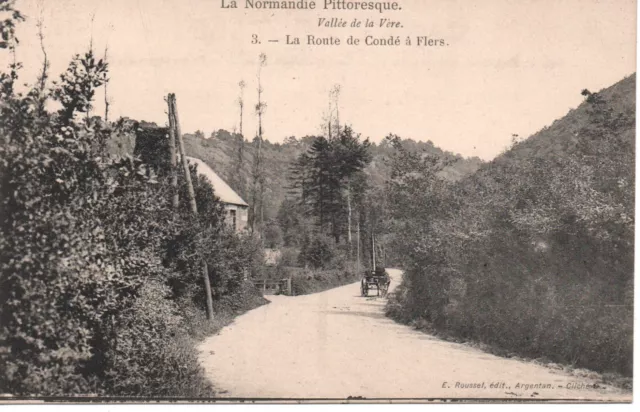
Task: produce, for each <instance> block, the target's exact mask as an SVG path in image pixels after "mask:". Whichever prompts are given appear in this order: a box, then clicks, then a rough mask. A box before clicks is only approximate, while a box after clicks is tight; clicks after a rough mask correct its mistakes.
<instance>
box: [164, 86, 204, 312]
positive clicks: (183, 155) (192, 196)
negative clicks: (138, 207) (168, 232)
mask: <svg viewBox="0 0 640 412" xmlns="http://www.w3.org/2000/svg"><path fill="white" fill-rule="evenodd" d="M169 102H170V103H169V105H170V106H169V107H170V111H169V116H173V122H174V127H175V135H176V136H177V138H178V143H179V145H178V147H179V148H180V157H181V159H182V167H183V169H184V174H185V180H186V181H187V189H188V192H189V204H190V206H191V213H192V214H193V216H194V217H197V216H198V206H197V204H196V195H195V192H194V190H193V183H192V182H191V173H189V164H188V163H187V156H186V153H185V150H184V142H183V141H182V133H181V132H180V119H179V118H178V109H177V105H176V95H175V94H173V93H172V94H170V95H169ZM202 277H203V278H204V290H205V295H206V297H207V318H208V319H209V320H213V298H212V295H211V282H210V281H209V267H208V266H207V262H206V261H205V260H204V259H202Z"/></svg>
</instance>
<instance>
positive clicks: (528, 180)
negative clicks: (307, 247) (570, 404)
mask: <svg viewBox="0 0 640 412" xmlns="http://www.w3.org/2000/svg"><path fill="white" fill-rule="evenodd" d="M635 79H636V76H635V74H634V75H632V76H630V77H628V78H625V79H623V80H622V81H620V82H618V83H616V84H615V85H613V86H611V87H609V88H607V89H604V90H602V91H600V92H598V93H592V92H590V91H588V90H586V89H585V90H583V91H582V95H583V96H584V102H583V103H582V104H581V105H580V106H579V107H578V108H577V109H574V110H571V111H570V112H569V113H568V114H567V115H566V116H564V117H563V118H561V119H559V120H556V121H555V122H553V124H551V125H550V126H549V127H545V128H543V129H542V130H541V131H539V132H538V133H535V134H534V135H533V136H531V137H530V138H528V139H526V140H525V141H522V142H519V143H515V144H514V145H513V147H512V148H510V149H509V150H507V151H506V152H505V153H503V154H502V155H500V156H498V157H497V158H496V159H494V160H493V161H491V162H489V163H486V164H484V165H482V166H481V167H480V168H479V169H478V171H477V172H476V173H474V174H473V175H471V176H469V177H467V178H465V179H462V180H461V181H459V182H457V183H455V184H451V185H446V184H442V183H439V182H438V181H437V180H434V179H433V174H434V169H433V167H430V165H428V164H420V163H419V162H414V163H411V162H407V161H406V159H404V161H403V162H398V163H397V164H396V167H395V169H394V171H395V173H394V176H393V179H392V184H391V187H390V194H389V198H390V199H393V200H395V203H394V204H393V215H394V217H395V218H396V219H397V220H398V222H400V224H399V225H398V227H396V233H398V234H399V236H398V238H397V244H396V249H395V252H396V253H395V254H396V255H398V256H402V257H403V258H404V259H403V265H404V267H405V268H406V269H407V271H406V274H407V276H406V278H405V282H404V285H403V287H401V288H400V289H399V292H398V294H397V295H396V297H397V299H396V300H395V301H394V302H393V303H392V304H391V305H390V307H389V311H390V313H391V314H392V315H393V316H395V317H396V318H397V319H402V320H405V321H407V322H423V323H422V324H423V325H428V326H427V327H428V328H429V329H430V330H432V331H438V332H442V333H445V334H447V335H451V336H454V337H456V338H458V339H463V340H466V339H469V340H474V341H481V342H483V343H486V344H489V345H490V346H492V347H495V348H500V349H501V350H503V351H506V352H507V353H508V352H511V353H513V352H515V353H518V354H520V355H525V356H527V357H533V358H544V359H550V360H553V361H555V362H561V363H565V364H570V365H573V366H579V367H587V368H590V369H594V370H598V371H603V372H607V371H615V372H619V373H622V374H624V375H627V376H630V375H631V373H632V353H633V333H632V332H633V247H634V187H635V176H634V161H635ZM405 158H410V156H408V155H407V156H405ZM416 172H418V173H416ZM407 199H413V201H414V203H415V204H417V205H420V206H412V205H411V204H409V203H408V202H407Z"/></svg>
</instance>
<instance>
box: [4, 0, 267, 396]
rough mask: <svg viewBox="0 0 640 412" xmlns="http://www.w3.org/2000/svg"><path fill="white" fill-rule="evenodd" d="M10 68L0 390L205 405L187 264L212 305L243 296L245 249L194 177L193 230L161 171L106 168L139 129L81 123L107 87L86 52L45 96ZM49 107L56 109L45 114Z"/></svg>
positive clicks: (117, 161)
mask: <svg viewBox="0 0 640 412" xmlns="http://www.w3.org/2000/svg"><path fill="white" fill-rule="evenodd" d="M6 4H9V5H11V4H12V3H11V2H9V3H7V2H3V3H1V5H2V7H5V6H6ZM19 68H20V66H19V64H12V66H11V67H10V69H11V73H10V74H2V76H1V77H0V80H1V84H0V90H1V93H0V97H1V99H0V138H1V139H2V144H1V146H0V325H1V329H0V348H2V349H1V350H0V388H1V389H0V390H1V391H2V392H3V393H12V394H15V395H66V396H68V395H73V394H99V395H123V396H131V395H144V396H154V395H163V396H172V395H174V396H201V395H205V394H211V393H212V392H211V388H210V387H209V385H208V383H207V382H206V380H205V378H204V376H203V374H202V370H201V368H200V366H199V365H198V362H197V359H196V352H195V349H194V344H195V341H194V339H193V338H192V337H190V336H189V333H190V332H191V331H190V330H188V328H187V327H185V321H187V322H188V321H189V320H188V319H185V318H184V316H185V314H187V313H191V314H192V313H202V306H203V302H204V295H203V292H202V290H201V287H200V284H201V272H200V271H199V270H198V269H195V268H196V267H197V265H196V263H197V262H199V261H200V260H201V259H203V258H204V259H206V260H207V262H208V263H209V266H210V268H212V271H211V273H210V276H211V279H210V280H211V282H212V284H213V285H214V290H215V291H216V297H217V298H218V300H221V299H223V298H224V296H225V295H231V294H234V293H235V294H238V293H241V290H242V288H243V286H242V278H243V274H244V272H245V271H246V270H250V269H251V267H253V266H254V265H255V264H256V263H255V260H256V255H257V253H256V252H255V251H256V250H257V248H256V247H255V244H256V242H255V240H253V239H245V238H239V237H237V236H235V235H234V234H233V233H230V232H229V231H228V230H226V229H225V227H224V225H223V223H222V222H223V219H222V206H221V205H220V202H219V200H218V199H217V198H216V197H215V195H214V193H213V189H212V187H211V185H210V184H209V183H208V182H207V181H203V180H202V179H198V178H197V173H196V170H195V168H193V167H192V169H191V171H190V172H191V173H192V177H193V180H194V182H196V184H195V186H196V188H195V191H196V202H197V205H198V208H199V209H200V211H201V214H200V216H199V218H198V220H196V219H194V218H193V217H192V216H191V215H190V212H189V209H188V207H187V205H186V201H187V196H186V193H185V192H184V191H185V190H186V189H185V188H184V185H183V184H182V181H181V182H180V186H181V190H182V191H183V192H182V193H180V200H181V205H180V208H179V210H178V212H176V211H174V210H172V209H171V205H170V200H169V199H170V194H171V189H170V184H169V179H168V176H167V175H166V173H165V171H163V170H162V168H158V167H157V166H156V165H154V164H153V163H143V162H142V161H141V159H139V158H133V157H130V156H128V157H124V158H119V157H111V156H109V155H108V153H107V152H106V147H107V145H106V144H105V142H106V141H107V140H108V139H110V138H112V136H114V135H130V134H131V132H132V128H133V129H136V128H137V127H138V126H137V125H136V124H131V122H127V121H120V122H117V123H105V122H103V121H102V120H100V119H99V118H92V117H90V116H89V112H90V110H91V101H92V99H93V96H94V94H95V90H96V88H98V87H100V86H102V85H104V83H105V82H106V81H107V74H108V65H107V63H106V62H104V61H100V60H97V61H96V59H95V58H94V57H93V53H92V51H89V52H87V53H85V54H84V55H83V56H82V57H80V56H79V55H78V56H75V57H74V58H73V59H72V61H71V63H70V65H69V68H68V70H67V71H66V72H65V73H64V74H63V75H62V76H61V78H60V81H59V82H58V83H54V85H53V87H52V89H50V90H42V89H41V87H42V86H41V85H42V84H43V83H41V82H38V85H37V86H34V87H32V88H31V89H30V90H29V91H28V92H27V93H26V94H22V93H19V92H17V91H16V89H15V87H14V84H15V82H16V81H17V79H18V73H19ZM45 75H46V74H45ZM48 99H53V100H54V101H56V102H57V104H58V105H59V106H60V107H61V109H60V110H58V111H56V112H49V111H47V110H44V107H47V106H46V105H45V104H44V103H45V102H46V100H48ZM78 114H84V116H78ZM147 162H150V160H147ZM182 179H183V178H182V177H181V180H182ZM238 296H243V297H247V298H249V296H248V295H246V294H241V295H238Z"/></svg>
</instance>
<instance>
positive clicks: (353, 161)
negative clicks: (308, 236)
mask: <svg viewBox="0 0 640 412" xmlns="http://www.w3.org/2000/svg"><path fill="white" fill-rule="evenodd" d="M369 146H370V145H369V141H368V140H365V141H364V142H362V141H360V137H359V136H358V135H355V134H354V132H353V129H351V128H350V127H345V128H344V129H342V130H341V132H340V134H339V136H338V137H336V138H333V139H327V138H326V137H324V136H317V137H315V138H313V141H312V143H311V146H310V148H309V150H308V151H307V152H306V153H303V154H302V155H300V156H299V157H298V160H297V162H296V163H295V164H294V165H293V167H292V168H291V172H290V178H291V179H292V183H293V184H292V188H294V189H295V191H296V192H297V193H298V194H299V196H300V202H301V203H302V204H304V205H306V206H307V207H308V209H307V211H308V213H309V214H311V215H313V216H314V217H315V218H316V223H317V225H318V227H319V229H320V231H322V232H324V233H327V234H330V235H331V236H333V237H334V239H335V241H336V242H339V241H340V237H341V235H342V234H343V233H344V229H345V226H348V227H350V225H351V221H350V213H349V212H350V209H351V198H352V188H351V182H352V181H353V180H357V181H358V182H359V185H358V190H363V189H362V188H363V187H364V185H363V184H361V183H362V182H364V181H365V179H362V176H360V178H358V179H357V178H356V177H357V176H358V174H359V173H361V172H362V170H363V169H364V167H365V166H366V165H367V164H368V163H369V162H370V161H371V155H370V153H369ZM358 198H360V197H358ZM345 221H346V225H345ZM347 232H348V233H349V232H350V229H348V230H347Z"/></svg>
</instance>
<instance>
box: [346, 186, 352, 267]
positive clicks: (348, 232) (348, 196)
mask: <svg viewBox="0 0 640 412" xmlns="http://www.w3.org/2000/svg"><path fill="white" fill-rule="evenodd" d="M347 240H348V242H349V258H352V257H353V246H352V242H351V183H350V182H347Z"/></svg>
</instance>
